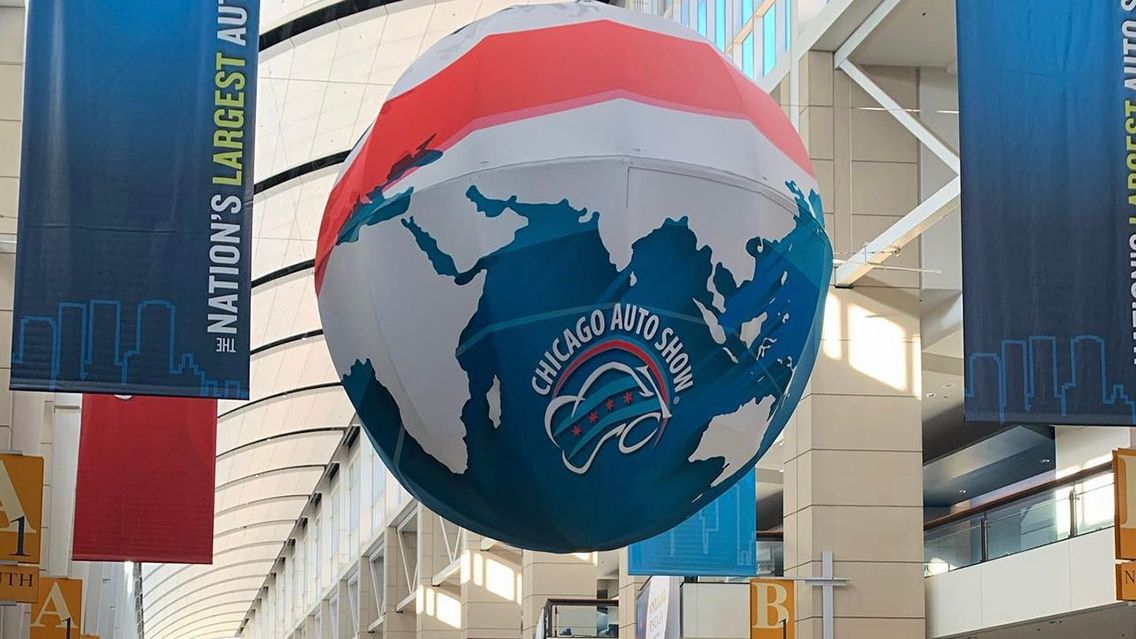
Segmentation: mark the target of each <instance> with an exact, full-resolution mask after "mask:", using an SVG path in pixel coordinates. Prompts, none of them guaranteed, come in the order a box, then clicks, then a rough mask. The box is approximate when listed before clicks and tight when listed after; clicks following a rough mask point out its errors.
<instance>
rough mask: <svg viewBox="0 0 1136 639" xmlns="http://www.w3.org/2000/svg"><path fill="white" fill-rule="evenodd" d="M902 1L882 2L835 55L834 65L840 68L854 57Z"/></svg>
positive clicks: (885, 0)
mask: <svg viewBox="0 0 1136 639" xmlns="http://www.w3.org/2000/svg"><path fill="white" fill-rule="evenodd" d="M902 1H903V0H884V1H883V2H881V3H880V6H878V7H876V8H875V9H874V10H873V11H872V13H871V14H869V15H868V17H867V19H865V20H864V21H863V22H861V23H860V26H858V27H856V30H855V31H853V32H852V35H850V36H848V39H847V40H845V41H844V44H842V45H840V48H839V49H837V50H836V53H835V54H833V65H834V66H835V67H837V68H840V65H841V64H843V63H844V61H845V60H847V59H848V57H849V56H850V55H852V52H853V51H855V50H856V48H857V47H859V46H860V45H861V44H862V43H863V42H864V40H866V39H867V38H868V36H870V35H871V34H872V32H873V31H875V30H876V27H878V26H880V24H881V23H882V22H883V21H884V20H885V19H886V18H887V17H888V16H889V15H890V14H891V12H892V10H893V9H895V8H896V7H897V6H898V5H899V3H900V2H902Z"/></svg>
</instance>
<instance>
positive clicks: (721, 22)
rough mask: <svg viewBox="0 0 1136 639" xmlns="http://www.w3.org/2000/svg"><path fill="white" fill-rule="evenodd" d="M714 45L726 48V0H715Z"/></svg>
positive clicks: (722, 48)
mask: <svg viewBox="0 0 1136 639" xmlns="http://www.w3.org/2000/svg"><path fill="white" fill-rule="evenodd" d="M714 46H716V47H718V48H719V49H721V50H722V51H725V50H726V0H714Z"/></svg>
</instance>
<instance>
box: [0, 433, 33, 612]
mask: <svg viewBox="0 0 1136 639" xmlns="http://www.w3.org/2000/svg"><path fill="white" fill-rule="evenodd" d="M42 523H43V458H42V457H31V456H28V455H8V454H3V455H0V561H16V562H19V563H22V564H38V563H39V530H40V525H41V524H42ZM0 598H2V597H0Z"/></svg>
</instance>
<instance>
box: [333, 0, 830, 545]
mask: <svg viewBox="0 0 1136 639" xmlns="http://www.w3.org/2000/svg"><path fill="white" fill-rule="evenodd" d="M816 190H817V185H816V180H815V178H814V177H813V172H812V168H811V166H810V164H809V161H808V156H807V153H806V152H805V149H804V146H803V145H802V143H801V141H800V139H799V138H798V137H797V134H796V132H795V131H794V129H793V127H792V125H791V124H790V123H789V121H788V119H787V118H786V117H785V115H784V113H783V111H782V109H781V107H780V106H779V105H777V104H776V102H774V101H773V100H772V99H771V98H769V96H767V95H765V94H764V93H762V92H761V90H760V89H758V87H757V86H756V85H754V84H753V83H752V82H751V81H750V80H748V79H747V78H745V77H744V76H743V75H742V74H741V73H740V72H739V71H738V70H737V69H736V68H735V67H734V66H733V65H732V63H731V62H730V61H729V60H727V59H726V58H725V57H723V56H722V55H721V54H720V53H719V52H718V51H717V50H715V49H714V48H713V46H712V45H711V44H710V43H708V42H706V41H705V40H703V39H701V37H700V36H698V35H697V34H695V33H693V32H691V31H689V30H687V29H685V28H684V27H681V26H679V25H677V24H675V23H673V22H670V21H667V20H664V19H662V18H657V17H654V16H649V15H646V14H642V13H637V12H631V11H626V10H623V9H619V8H615V7H611V6H608V5H604V4H598V3H592V2H579V3H574V4H557V5H530V6H524V7H513V8H511V9H507V10H505V11H502V12H499V13H497V14H495V15H493V16H490V17H488V18H486V19H484V20H479V21H478V22H475V23H473V24H471V25H469V26H468V27H466V28H464V29H462V30H460V31H458V32H456V33H454V34H451V35H450V36H447V37H445V38H443V39H442V40H440V41H439V42H438V43H437V44H435V45H434V46H433V47H432V48H431V49H430V50H428V51H427V52H426V53H424V54H423V55H422V57H421V58H420V59H419V60H418V61H416V62H415V63H414V64H413V65H411V66H410V67H409V68H408V69H407V71H406V73H405V74H404V75H403V77H402V78H401V79H400V80H399V82H398V84H396V85H395V87H394V88H393V90H392V92H391V96H390V98H389V99H388V101H387V103H386V104H385V105H384V106H383V108H382V110H381V111H380V113H379V116H378V118H377V119H376V121H375V123H374V125H373V126H372V128H371V130H370V131H369V132H368V134H367V135H366V136H365V137H364V139H363V140H361V141H360V143H359V145H358V146H357V147H356V149H355V150H354V151H353V152H352V154H351V155H350V156H349V158H348V159H347V161H346V163H345V166H344V168H343V170H342V172H341V175H340V177H339V181H338V182H337V184H336V186H335V188H334V189H333V191H332V195H331V197H330V199H329V202H328V205H327V209H326V211H325V214H324V220H323V225H322V227H321V230H320V238H319V246H318V248H317V257H316V265H317V268H316V285H317V291H318V295H319V307H320V315H321V318H322V321H323V325H324V331H325V334H326V338H327V343H328V347H329V349H330V350H331V355H332V360H333V362H334V363H335V365H336V368H337V369H338V371H339V373H340V374H341V376H342V379H343V385H344V388H345V389H346V391H347V393H348V395H349V397H350V398H351V401H352V403H353V404H354V406H355V409H356V411H357V413H358V415H359V419H360V421H361V422H362V424H363V427H364V430H365V431H366V432H367V434H368V436H369V438H370V440H371V442H372V443H373V444H374V446H375V448H376V450H377V451H378V452H379V454H380V456H381V457H382V458H383V460H384V461H385V462H386V464H387V466H388V467H389V468H390V470H391V471H392V472H393V473H394V474H395V476H396V477H397V478H398V479H399V481H401V482H402V483H403V484H404V485H405V486H406V487H407V488H408V489H409V490H410V491H411V493H413V494H414V495H415V496H416V497H417V498H418V499H419V500H421V501H422V503H423V504H424V505H425V506H426V507H427V508H429V509H431V510H433V511H435V512H437V513H438V514H440V515H442V516H444V517H446V518H447V519H450V520H451V521H453V522H455V523H457V524H459V525H461V526H463V527H465V528H468V529H470V530H473V531H475V532H478V533H480V534H483V535H487V536H489V537H492V538H494V539H498V540H501V541H504V542H507V543H511V544H514V545H517V546H520V547H524V548H531V549H536V550H548V551H556V552H566V551H584V550H597V549H609V548H616V547H619V546H623V545H626V544H628V543H631V542H634V541H638V540H641V539H644V538H646V537H649V536H651V535H654V534H657V533H659V532H662V531H664V530H667V529H668V528H670V527H672V526H674V525H676V524H678V523H680V522H681V521H683V520H684V519H686V518H687V517H689V516H690V515H691V514H693V513H694V512H696V511H697V510H698V509H700V508H701V507H703V506H704V505H706V504H707V503H709V502H710V501H711V500H713V499H714V498H715V497H717V496H718V495H719V494H721V493H722V492H723V491H725V490H726V489H727V488H729V487H730V485H732V484H733V483H734V482H736V481H737V480H738V479H739V478H740V477H741V476H742V475H744V474H745V473H746V472H747V471H748V470H749V469H750V468H751V467H752V466H753V464H754V463H756V461H757V459H758V458H759V456H760V455H761V454H762V453H764V451H765V450H766V449H767V448H768V447H769V446H770V445H771V444H772V442H773V440H774V439H775V438H776V436H777V435H778V434H779V433H780V431H781V430H782V429H783V427H784V425H785V423H786V421H787V419H788V417H789V416H790V414H791V413H792V411H793V409H794V407H795V406H796V403H797V401H798V400H799V398H800V396H801V393H802V392H803V389H804V385H805V382H806V381H807V379H808V376H809V373H810V372H811V369H812V365H813V362H814V360H815V358H816V353H817V344H818V340H819V332H820V320H821V317H822V316H823V303H824V295H825V292H826V290H827V288H828V284H829V278H830V276H831V265H832V249H831V245H830V243H829V241H828V238H827V236H826V234H825V231H824V222H823V214H822V210H823V209H822V206H821V201H820V197H819V195H818V194H817V192H816Z"/></svg>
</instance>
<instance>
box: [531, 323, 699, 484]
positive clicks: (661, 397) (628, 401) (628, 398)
mask: <svg viewBox="0 0 1136 639" xmlns="http://www.w3.org/2000/svg"><path fill="white" fill-rule="evenodd" d="M693 385H694V374H693V370H692V366H691V363H690V356H689V355H688V354H687V353H686V351H685V348H684V347H683V343H682V340H681V339H680V338H679V336H678V335H677V334H676V333H675V331H674V329H672V328H669V327H665V326H661V321H660V320H659V316H658V315H656V314H654V313H652V312H650V311H649V310H647V309H645V308H642V307H638V306H635V305H633V304H616V305H614V306H613V307H611V309H610V311H608V313H605V312H604V311H603V310H600V309H596V310H594V311H592V312H591V313H589V314H587V315H583V316H580V317H579V318H578V319H577V320H576V322H575V323H574V324H573V325H571V326H570V327H568V328H565V329H564V330H563V331H562V332H561V333H560V335H559V336H558V337H556V338H555V339H553V340H552V343H551V345H550V347H549V349H548V350H547V351H545V352H544V354H543V355H542V356H541V358H540V361H539V362H538V363H537V366H536V367H535V368H534V370H533V376H532V388H533V390H534V391H536V393H537V394H539V395H542V396H545V397H549V398H550V399H549V402H548V408H547V409H546V410H545V413H544V428H545V431H546V433H547V434H548V438H549V439H550V440H551V441H552V442H553V443H554V444H555V445H556V446H557V447H558V448H560V450H561V458H562V459H563V461H564V466H565V467H567V468H568V470H570V471H572V472H574V473H576V474H580V475H582V474H584V473H586V472H588V470H589V469H590V468H591V467H592V464H593V463H594V462H595V460H596V457H597V456H598V455H599V453H600V452H601V451H602V450H603V448H604V445H605V444H607V443H608V442H611V441H614V442H615V445H616V447H617V449H618V451H619V453H620V454H623V455H630V454H631V453H634V452H636V451H638V450H640V449H642V448H643V447H644V446H646V445H647V444H649V443H651V442H656V443H657V442H658V441H659V439H660V438H661V437H662V435H663V432H664V431H665V430H666V427H667V422H668V421H669V420H670V418H671V411H672V410H673V408H674V405H675V404H676V403H677V402H678V394H679V393H681V392H682V391H684V390H686V389H688V388H690V387H692V386H693Z"/></svg>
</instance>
